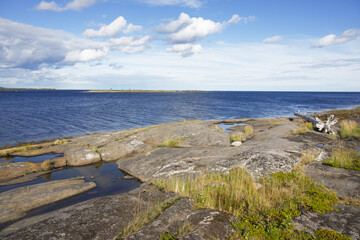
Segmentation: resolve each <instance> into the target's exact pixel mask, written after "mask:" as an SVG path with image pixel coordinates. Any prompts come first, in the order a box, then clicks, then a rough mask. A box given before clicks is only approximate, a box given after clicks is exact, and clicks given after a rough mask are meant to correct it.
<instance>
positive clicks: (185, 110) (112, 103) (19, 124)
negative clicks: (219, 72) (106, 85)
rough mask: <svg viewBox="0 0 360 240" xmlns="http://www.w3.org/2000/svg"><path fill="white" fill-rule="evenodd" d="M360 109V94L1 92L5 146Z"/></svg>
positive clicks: (0, 116)
mask: <svg viewBox="0 0 360 240" xmlns="http://www.w3.org/2000/svg"><path fill="white" fill-rule="evenodd" d="M356 105H360V92H353V93H350V92H347V93H341V92H332V93H329V92H193V93H85V92H84V91H78V90H76V91H75V90H74V91H73V90H67V91H65V90H56V91H55V90H54V91H36V90H26V91H8V92H6V91H3V92H1V91H0V146H4V145H6V144H10V145H14V144H16V143H19V142H28V141H40V140H46V139H54V138H63V137H69V136H77V135H83V134H88V133H96V132H107V131H116V130H122V129H129V128H137V127H143V126H149V125H153V124H161V123H168V122H175V121H183V120H185V119H186V120H195V119H200V120H214V119H233V118H265V117H280V116H293V112H294V111H297V110H301V111H303V112H309V111H310V112H312V111H322V110H327V109H339V108H350V107H353V106H356Z"/></svg>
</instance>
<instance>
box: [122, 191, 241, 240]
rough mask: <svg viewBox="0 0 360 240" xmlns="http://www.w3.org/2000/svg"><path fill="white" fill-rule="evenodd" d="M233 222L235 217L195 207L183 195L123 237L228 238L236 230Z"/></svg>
mask: <svg viewBox="0 0 360 240" xmlns="http://www.w3.org/2000/svg"><path fill="white" fill-rule="evenodd" d="M236 221H238V219H237V218H236V217H234V216H232V215H230V214H227V213H224V212H220V211H217V210H213V209H200V210H194V201H193V200H191V199H189V198H182V199H180V200H179V201H178V202H177V203H175V204H174V205H173V206H171V207H170V208H168V209H166V210H165V211H164V213H163V214H162V215H160V216H159V217H158V218H157V219H156V220H155V221H154V222H152V223H150V224H148V225H147V226H145V227H143V228H142V229H140V230H138V231H137V232H135V233H133V234H132V235H130V236H129V237H128V238H126V239H128V240H136V239H142V240H152V239H160V236H161V234H164V233H169V234H171V235H172V236H177V237H180V238H179V239H191V240H194V239H228V238H229V237H230V236H231V235H232V234H233V233H234V232H235V230H234V228H233V227H232V222H236ZM182 229H185V232H184V233H182V234H183V236H178V234H179V231H181V230H182Z"/></svg>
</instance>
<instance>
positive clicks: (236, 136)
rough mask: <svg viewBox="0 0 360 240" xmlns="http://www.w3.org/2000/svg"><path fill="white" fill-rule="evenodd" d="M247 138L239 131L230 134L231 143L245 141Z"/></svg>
mask: <svg viewBox="0 0 360 240" xmlns="http://www.w3.org/2000/svg"><path fill="white" fill-rule="evenodd" d="M245 140H246V138H245V136H244V134H243V133H237V134H233V135H230V143H233V142H237V141H240V142H243V141H245Z"/></svg>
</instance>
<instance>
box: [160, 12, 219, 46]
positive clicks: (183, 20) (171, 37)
mask: <svg viewBox="0 0 360 240" xmlns="http://www.w3.org/2000/svg"><path fill="white" fill-rule="evenodd" d="M223 26H224V24H223V23H220V22H213V21H211V20H209V19H208V20H205V19H203V18H201V17H199V18H195V17H194V18H190V17H189V15H187V14H186V13H181V14H180V16H179V18H178V19H177V20H174V21H171V22H170V23H168V24H161V25H159V26H158V27H157V28H156V30H157V31H158V32H160V33H167V37H166V39H167V40H168V41H169V42H170V43H175V44H178V43H192V42H195V41H198V40H200V39H201V38H204V37H206V36H208V35H210V34H214V33H217V32H220V31H221V30H222V28H223Z"/></svg>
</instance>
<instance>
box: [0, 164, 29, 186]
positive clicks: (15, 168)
mask: <svg viewBox="0 0 360 240" xmlns="http://www.w3.org/2000/svg"><path fill="white" fill-rule="evenodd" d="M32 172H36V168H35V165H34V166H33V165H32V164H30V163H24V162H0V182H2V181H7V180H9V179H13V178H17V177H21V176H24V175H26V174H29V173H32Z"/></svg>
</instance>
